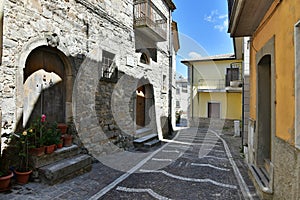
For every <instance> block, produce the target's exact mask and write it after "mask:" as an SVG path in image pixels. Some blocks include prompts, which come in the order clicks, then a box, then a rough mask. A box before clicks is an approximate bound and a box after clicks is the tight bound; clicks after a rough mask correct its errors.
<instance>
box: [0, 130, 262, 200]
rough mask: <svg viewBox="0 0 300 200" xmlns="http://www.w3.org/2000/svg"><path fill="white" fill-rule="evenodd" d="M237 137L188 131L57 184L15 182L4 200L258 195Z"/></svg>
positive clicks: (239, 196) (3, 196)
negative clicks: (22, 184) (147, 149)
mask: <svg viewBox="0 0 300 200" xmlns="http://www.w3.org/2000/svg"><path fill="white" fill-rule="evenodd" d="M232 135H233V133H232V132H227V133H225V134H219V132H217V131H214V130H209V131H208V130H207V129H197V128H189V129H183V130H180V131H179V132H178V134H177V136H176V137H175V138H174V139H173V140H165V141H164V143H163V145H162V146H160V147H157V148H156V149H152V150H151V151H149V152H124V153H121V154H120V155H114V156H112V157H110V156H108V157H107V158H102V159H101V162H98V163H95V164H93V169H92V171H91V172H89V173H86V174H84V175H81V176H79V177H76V178H74V179H72V180H68V181H65V182H63V183H60V184H56V185H54V186H48V185H43V184H39V183H29V184H26V185H24V186H18V185H14V186H13V188H12V190H11V192H7V193H1V194H0V199H10V200H16V199H22V200H25V199H28V200H29V199H30V200H34V199H91V200H92V199H139V200H140V199H259V198H258V197H257V195H256V192H255V189H254V186H253V185H252V183H251V181H250V179H249V177H248V173H247V168H246V164H245V163H244V161H243V159H242V157H241V156H240V152H239V151H240V149H239V147H240V145H241V138H239V137H233V136H232ZM229 150H230V151H229ZM103 163H105V165H104V164H103Z"/></svg>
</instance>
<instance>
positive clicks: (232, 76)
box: [226, 67, 239, 86]
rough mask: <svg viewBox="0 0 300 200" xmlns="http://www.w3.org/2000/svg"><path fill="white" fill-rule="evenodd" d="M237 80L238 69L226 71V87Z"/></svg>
mask: <svg viewBox="0 0 300 200" xmlns="http://www.w3.org/2000/svg"><path fill="white" fill-rule="evenodd" d="M236 80H239V68H231V67H230V68H227V69H226V86H230V81H236Z"/></svg>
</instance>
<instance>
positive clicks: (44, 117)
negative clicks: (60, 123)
mask: <svg viewBox="0 0 300 200" xmlns="http://www.w3.org/2000/svg"><path fill="white" fill-rule="evenodd" d="M45 121H46V115H44V114H42V118H41V122H45Z"/></svg>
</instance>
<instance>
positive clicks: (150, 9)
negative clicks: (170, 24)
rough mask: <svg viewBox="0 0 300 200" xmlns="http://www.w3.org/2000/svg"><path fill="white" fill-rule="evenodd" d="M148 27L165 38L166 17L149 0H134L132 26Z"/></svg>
mask: <svg viewBox="0 0 300 200" xmlns="http://www.w3.org/2000/svg"><path fill="white" fill-rule="evenodd" d="M145 26H146V27H149V28H151V29H152V30H153V31H154V32H156V33H157V34H159V35H160V36H161V37H162V38H164V39H166V38H167V18H166V17H165V16H164V14H163V13H162V12H161V11H160V10H159V9H158V8H157V7H156V6H155V5H154V4H153V2H152V1H151V0H135V1H134V27H135V28H139V27H145Z"/></svg>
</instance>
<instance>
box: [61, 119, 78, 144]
mask: <svg viewBox="0 0 300 200" xmlns="http://www.w3.org/2000/svg"><path fill="white" fill-rule="evenodd" d="M67 127H68V128H67V133H66V134H64V135H63V139H64V147H69V146H71V145H72V144H73V137H74V135H75V134H76V128H75V125H74V123H73V118H72V117H71V118H70V119H69V122H68V125H67Z"/></svg>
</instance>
